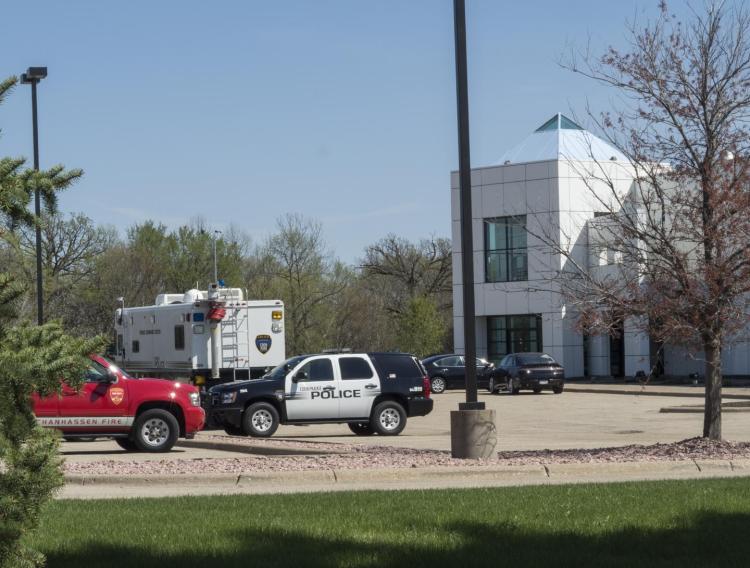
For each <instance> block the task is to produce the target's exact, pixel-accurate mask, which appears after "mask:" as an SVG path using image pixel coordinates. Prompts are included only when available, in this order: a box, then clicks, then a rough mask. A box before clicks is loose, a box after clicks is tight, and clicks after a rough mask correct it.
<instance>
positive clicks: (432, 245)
mask: <svg viewBox="0 0 750 568" xmlns="http://www.w3.org/2000/svg"><path fill="white" fill-rule="evenodd" d="M451 268H452V265H451V244H450V241H448V240H447V239H439V238H431V239H424V240H422V241H420V242H419V243H417V244H414V243H411V242H409V241H408V240H406V239H404V238H402V237H397V236H396V235H388V236H387V237H385V238H384V239H381V240H380V241H378V242H377V243H375V244H373V245H370V246H368V247H367V249H365V258H364V260H363V261H362V263H361V269H362V274H363V276H364V278H366V279H369V280H371V281H372V284H373V286H374V287H375V288H377V289H378V291H379V293H381V294H384V295H385V296H386V297H387V298H388V302H387V305H386V309H388V310H389V311H391V312H392V313H394V314H399V315H400V314H403V313H404V312H405V311H406V310H407V309H408V307H409V305H410V302H411V301H412V300H414V299H415V298H417V297H420V296H421V297H427V298H431V299H432V300H433V301H434V302H435V303H436V305H437V306H438V307H439V308H441V309H446V308H450V306H451V285H452V280H451V278H452V272H451Z"/></svg>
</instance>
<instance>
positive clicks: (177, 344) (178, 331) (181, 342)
mask: <svg viewBox="0 0 750 568" xmlns="http://www.w3.org/2000/svg"><path fill="white" fill-rule="evenodd" d="M174 348H175V349H177V350H178V351H183V350H184V349H185V326H184V325H176V326H174Z"/></svg>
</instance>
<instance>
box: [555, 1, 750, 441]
mask: <svg viewBox="0 0 750 568" xmlns="http://www.w3.org/2000/svg"><path fill="white" fill-rule="evenodd" d="M660 8H661V9H660V15H659V16H658V18H657V19H656V20H655V21H654V22H649V23H647V24H646V25H645V26H643V27H637V26H636V25H633V26H630V28H629V31H630V45H629V48H628V49H627V51H624V52H623V51H619V50H616V49H614V48H610V49H609V50H608V51H607V53H606V54H605V55H604V56H603V57H600V58H594V57H591V56H590V55H588V54H583V55H582V56H581V57H580V58H579V59H577V58H576V57H573V58H571V61H570V63H569V65H568V66H569V67H570V68H571V69H572V70H574V71H576V72H578V73H580V74H583V75H585V76H587V77H590V78H592V79H594V80H596V81H598V82H600V83H603V84H605V85H609V86H611V87H613V88H615V89H616V90H617V91H619V93H620V94H621V95H622V96H623V100H624V101H625V102H624V104H623V107H622V108H621V109H620V110H619V111H617V112H615V113H611V114H610V113H605V114H604V115H603V116H602V117H601V118H600V119H598V120H597V123H598V125H599V126H600V127H601V129H602V131H603V132H605V135H606V136H607V137H608V138H609V139H610V141H612V142H613V143H614V144H615V145H616V146H618V147H619V148H620V149H621V150H622V151H623V152H624V153H625V155H626V156H627V158H628V159H629V162H630V164H629V165H628V166H626V168H625V169H627V170H628V172H629V175H630V176H631V178H630V179H631V180H632V185H630V186H629V188H628V189H627V190H623V184H622V183H621V181H622V176H620V175H619V174H618V173H617V172H618V170H620V172H621V171H622V165H616V164H612V163H606V164H605V163H600V162H596V161H595V160H592V165H591V166H584V167H582V168H581V171H578V172H577V173H578V175H579V176H580V177H581V178H582V179H584V180H585V181H586V184H587V185H588V187H589V189H591V193H592V195H593V196H594V198H595V200H596V202H597V208H598V210H599V211H601V212H603V213H605V214H606V215H605V216H604V217H603V218H600V219H596V220H594V221H593V222H591V223H589V242H590V243H594V245H595V246H598V247H599V251H598V252H597V251H595V254H603V255H604V256H605V257H606V256H607V255H609V257H608V260H607V261H604V262H599V263H597V262H593V263H591V262H588V261H587V260H586V259H582V258H581V257H580V256H576V255H575V254H573V253H572V248H570V247H565V246H562V243H561V242H560V239H558V242H557V245H558V247H559V249H558V250H559V251H560V252H562V253H563V254H564V255H565V260H566V267H565V271H566V274H565V275H564V278H561V279H560V281H561V282H563V283H564V284H563V287H564V293H565V295H566V299H567V301H569V302H570V303H571V305H572V306H574V307H575V309H576V310H577V311H578V312H579V314H580V326H581V327H582V328H585V329H590V330H599V331H604V332H607V331H610V330H611V329H612V326H613V325H615V324H616V322H622V321H623V320H624V319H626V318H630V319H631V321H633V322H636V323H637V325H639V326H641V327H642V329H644V330H645V331H648V332H649V333H650V334H651V336H652V337H654V338H656V339H657V340H659V341H663V342H669V343H671V344H679V345H684V346H687V347H688V348H692V349H693V350H702V352H703V356H704V358H705V360H704V365H705V382H706V388H705V415H704V425H703V436H704V437H708V438H711V439H716V440H718V439H720V438H721V384H722V363H721V353H722V348H723V347H724V346H725V345H726V344H727V342H728V341H731V340H732V338H733V337H734V334H736V333H737V332H739V331H740V330H742V329H743V328H746V326H747V325H748V322H749V317H748V296H749V295H750V153H749V152H748V150H750V148H749V147H748V146H749V145H750V136H749V134H750V132H749V131H748V125H749V124H750V42H749V41H748V33H749V31H750V18H749V17H748V13H747V11H746V10H745V8H744V7H743V6H741V5H733V4H731V5H730V4H728V3H723V2H721V3H717V4H708V5H707V7H706V9H705V11H704V12H702V13H697V12H696V13H693V16H692V19H691V20H690V21H689V22H688V23H682V22H680V21H678V20H677V19H676V18H675V17H674V16H672V15H670V13H669V12H668V9H667V6H666V5H665V4H664V3H662V4H661V5H660ZM562 240H564V239H562ZM553 241H554V240H550V241H548V242H553ZM603 258H604V257H603ZM597 264H598V265H609V266H606V267H602V266H598V267H597V266H594V265H597Z"/></svg>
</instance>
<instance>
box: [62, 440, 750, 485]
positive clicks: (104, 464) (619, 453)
mask: <svg viewBox="0 0 750 568" xmlns="http://www.w3.org/2000/svg"><path fill="white" fill-rule="evenodd" d="M218 438H221V439H222V441H227V440H234V441H233V442H232V443H237V444H254V445H257V444H258V443H260V444H268V445H271V444H273V445H274V446H278V447H282V446H284V445H288V444H299V445H301V446H302V447H305V448H307V449H310V448H311V447H314V446H315V443H314V442H296V441H292V442H287V441H286V440H275V441H271V440H258V439H252V440H245V439H242V438H227V437H224V436H218ZM319 445H321V446H324V447H325V449H326V450H328V451H330V449H331V446H332V445H333V444H330V443H328V444H319ZM336 446H337V447H338V448H339V449H340V451H341V453H337V454H330V453H328V454H321V455H302V456H295V455H291V456H261V455H258V456H255V455H244V456H243V457H237V458H200V459H164V460H153V461H135V460H133V461H115V460H102V461H96V462H66V463H65V472H66V473H68V474H85V475H179V474H203V473H205V474H216V473H231V474H238V475H239V474H249V473H270V472H279V471H305V470H328V469H337V470H340V469H389V468H421V467H435V466H469V467H480V466H489V465H493V466H497V465H500V466H502V465H506V466H518V465H550V464H567V463H620V462H636V461H638V462H658V461H680V460H691V459H693V460H708V459H722V460H733V459H742V458H750V443H747V442H741V443H734V442H712V441H709V440H706V439H703V438H691V439H688V440H682V441H681V442H675V443H670V444H653V445H650V446H640V445H631V446H623V447H616V448H600V449H594V450H535V451H509V452H498V454H497V458H496V459H492V458H491V459H486V460H467V461H464V460H458V459H453V458H451V456H450V452H444V451H435V450H414V449H408V448H392V447H384V446H360V445H354V444H337V445H336Z"/></svg>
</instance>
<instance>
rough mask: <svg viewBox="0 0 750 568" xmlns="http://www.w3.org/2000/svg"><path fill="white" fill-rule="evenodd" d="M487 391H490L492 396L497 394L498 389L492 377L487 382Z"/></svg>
mask: <svg viewBox="0 0 750 568" xmlns="http://www.w3.org/2000/svg"><path fill="white" fill-rule="evenodd" d="M487 390H488V391H490V394H497V387H496V386H495V377H490V380H489V381H488V382H487Z"/></svg>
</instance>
